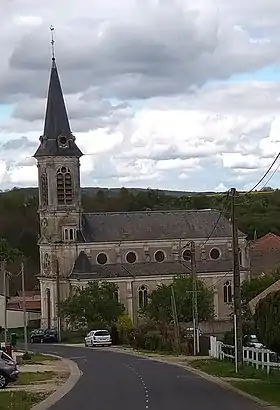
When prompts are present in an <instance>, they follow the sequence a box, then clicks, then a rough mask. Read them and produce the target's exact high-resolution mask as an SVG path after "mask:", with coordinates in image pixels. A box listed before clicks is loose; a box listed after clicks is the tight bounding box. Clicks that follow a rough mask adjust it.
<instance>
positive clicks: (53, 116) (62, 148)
mask: <svg viewBox="0 0 280 410" xmlns="http://www.w3.org/2000/svg"><path fill="white" fill-rule="evenodd" d="M50 30H51V33H52V39H51V45H52V66H51V74H50V82H49V91H48V97H47V108H46V115H45V125H44V133H43V135H42V136H41V137H40V142H41V144H40V146H39V148H38V149H37V151H36V153H35V155H34V157H35V158H36V157H38V156H46V155H47V156H50V155H51V156H74V157H81V156H82V155H83V154H82V152H81V151H80V149H79V148H78V147H77V145H76V144H75V137H74V136H73V134H72V132H71V129H70V124H69V120H68V114H67V110H66V106H65V102H64V97H63V92H62V88H61V84H60V80H59V75H58V70H57V66H56V59H55V52H54V51H55V50H54V35H53V32H54V28H53V26H51V27H50Z"/></svg>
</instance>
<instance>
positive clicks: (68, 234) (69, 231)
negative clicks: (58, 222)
mask: <svg viewBox="0 0 280 410" xmlns="http://www.w3.org/2000/svg"><path fill="white" fill-rule="evenodd" d="M63 237H64V240H65V241H75V240H76V231H75V229H74V228H64V235H63Z"/></svg>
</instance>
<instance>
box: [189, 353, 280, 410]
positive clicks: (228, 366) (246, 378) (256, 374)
mask: <svg viewBox="0 0 280 410" xmlns="http://www.w3.org/2000/svg"><path fill="white" fill-rule="evenodd" d="M189 364H190V366H192V367H194V368H195V369H198V370H201V371H203V372H205V373H208V374H211V375H212V376H216V377H220V378H225V379H226V378H230V379H231V380H229V383H230V384H231V385H232V386H234V387H236V388H238V389H240V390H242V391H245V392H246V393H249V394H251V395H252V396H255V397H258V398H259V399H262V400H264V401H266V402H268V403H270V404H272V405H276V406H277V405H278V406H280V394H279V390H280V370H276V369H275V370H272V371H271V372H270V374H267V373H266V371H265V370H257V369H256V368H255V367H253V366H251V365H244V367H243V369H242V370H241V371H240V372H239V373H236V372H235V366H234V364H233V363H232V362H230V361H227V360H215V359H210V360H194V361H193V362H190V363H189ZM234 379H236V380H234ZM241 379H242V380H241Z"/></svg>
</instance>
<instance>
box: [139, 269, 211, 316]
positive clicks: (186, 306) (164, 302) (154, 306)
mask: <svg viewBox="0 0 280 410" xmlns="http://www.w3.org/2000/svg"><path fill="white" fill-rule="evenodd" d="M171 286H173V289H174V295H175V301H176V307H177V314H178V320H179V322H191V321H192V319H193V311H192V278H190V277H189V276H178V277H177V278H175V279H174V281H173V283H172V285H165V284H161V285H159V286H158V287H157V289H156V290H154V291H153V292H152V293H151V294H150V295H149V299H148V304H147V305H146V307H145V308H144V309H143V311H142V313H143V315H144V316H145V317H146V318H148V319H151V320H154V321H156V322H166V323H170V322H172V321H173V316H172V308H171ZM197 291H198V294H197V295H198V313H199V320H200V321H206V320H211V319H212V318H213V315H214V308H213V292H212V291H211V290H209V289H208V288H207V287H206V286H205V284H204V283H203V282H202V281H200V280H198V281H197Z"/></svg>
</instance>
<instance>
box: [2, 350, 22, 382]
mask: <svg viewBox="0 0 280 410" xmlns="http://www.w3.org/2000/svg"><path fill="white" fill-rule="evenodd" d="M18 376H19V371H18V369H17V365H16V362H15V361H14V360H13V359H12V358H11V357H10V356H9V355H7V353H5V352H4V351H2V350H0V389H4V387H6V386H7V384H9V383H12V382H15V381H16V380H17V379H18Z"/></svg>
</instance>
